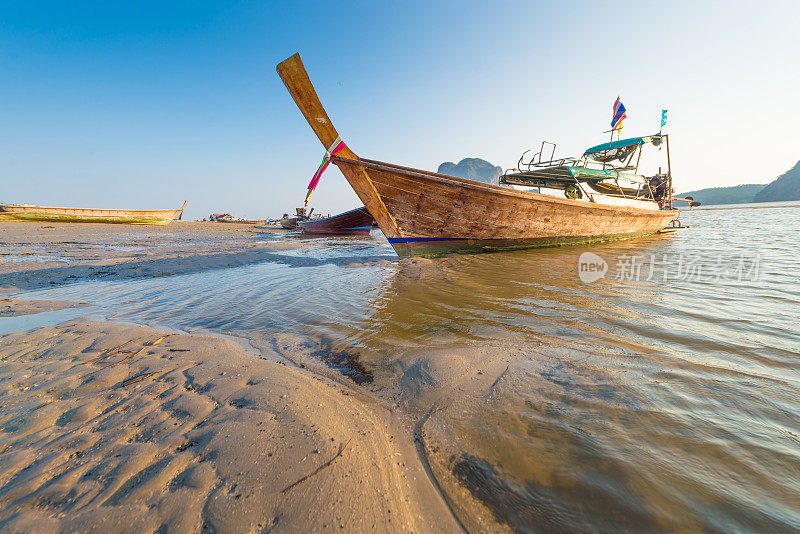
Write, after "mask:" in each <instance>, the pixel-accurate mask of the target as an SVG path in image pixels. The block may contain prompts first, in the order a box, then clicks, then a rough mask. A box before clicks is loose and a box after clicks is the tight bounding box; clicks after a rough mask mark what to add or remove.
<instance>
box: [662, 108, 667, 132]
mask: <svg viewBox="0 0 800 534" xmlns="http://www.w3.org/2000/svg"><path fill="white" fill-rule="evenodd" d="M665 124H667V110H666V109H662V110H661V127H662V128H663V127H664V125H665Z"/></svg>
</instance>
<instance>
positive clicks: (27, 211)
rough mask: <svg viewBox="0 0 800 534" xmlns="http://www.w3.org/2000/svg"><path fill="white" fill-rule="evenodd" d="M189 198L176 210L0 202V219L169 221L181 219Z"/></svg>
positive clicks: (144, 222)
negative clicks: (66, 206) (49, 205)
mask: <svg viewBox="0 0 800 534" xmlns="http://www.w3.org/2000/svg"><path fill="white" fill-rule="evenodd" d="M188 203H189V201H188V200H187V201H185V202H184V203H183V206H181V207H180V208H179V209H176V210H174V209H173V210H118V209H97V208H56V207H47V206H36V205H34V204H0V221H36V222H43V221H46V222H80V223H111V224H159V225H164V224H169V223H170V222H171V221H173V220H175V219H178V220H180V219H181V217H182V216H183V209H184V208H185V207H186V204H188Z"/></svg>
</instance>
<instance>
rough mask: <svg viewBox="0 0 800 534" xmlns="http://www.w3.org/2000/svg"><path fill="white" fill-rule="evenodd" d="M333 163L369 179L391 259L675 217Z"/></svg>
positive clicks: (582, 238) (616, 233) (500, 246)
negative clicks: (386, 222)
mask: <svg viewBox="0 0 800 534" xmlns="http://www.w3.org/2000/svg"><path fill="white" fill-rule="evenodd" d="M333 162H334V163H335V164H336V165H338V166H339V168H340V169H341V170H342V172H343V174H344V175H345V177H348V180H349V176H352V175H356V174H358V173H365V174H366V175H367V176H368V177H369V179H370V182H371V183H372V185H373V186H374V188H375V191H376V192H377V193H378V196H379V197H380V200H381V201H382V204H383V205H384V206H385V209H386V210H387V212H388V214H389V215H390V216H391V220H392V221H393V222H394V227H390V228H386V229H384V228H383V227H381V230H383V232H384V234H385V235H386V237H387V238H388V240H389V243H390V244H391V245H392V247H393V248H394V249H395V252H397V254H398V255H399V256H428V255H439V254H447V253H453V252H464V253H472V252H491V251H500V250H513V249H521V248H534V247H545V246H557V245H569V244H580V243H591V242H598V241H608V240H613V239H625V238H630V237H638V236H643V235H648V234H652V233H655V232H658V231H659V230H661V229H663V228H664V227H666V226H667V225H668V224H670V222H671V221H672V220H673V219H675V218H676V217H677V216H678V213H679V212H678V211H677V210H651V209H638V208H631V207H620V206H611V205H603V204H597V203H592V202H586V201H581V200H572V199H566V198H565V199H559V198H556V197H552V196H548V195H542V194H537V193H529V192H527V191H519V190H514V189H511V188H507V187H502V186H496V185H492V184H485V183H482V182H476V181H474V180H466V179H463V178H456V177H453V176H447V175H442V174H438V173H431V172H427V171H422V170H419V169H410V168H407V167H401V166H399V165H393V164H388V163H383V162H378V161H372V160H364V159H348V158H341V157H336V156H334V157H333ZM351 184H352V182H351ZM354 189H355V187H354ZM356 193H357V194H358V190H356Z"/></svg>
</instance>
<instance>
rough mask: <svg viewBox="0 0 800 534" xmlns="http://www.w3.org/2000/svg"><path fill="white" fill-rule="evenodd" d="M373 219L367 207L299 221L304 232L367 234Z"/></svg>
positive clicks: (314, 233)
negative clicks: (322, 217)
mask: <svg viewBox="0 0 800 534" xmlns="http://www.w3.org/2000/svg"><path fill="white" fill-rule="evenodd" d="M373 222H374V219H373V218H372V215H370V213H369V210H368V209H367V208H358V209H355V210H350V211H346V212H344V213H340V214H339V215H334V216H333V217H326V218H324V219H316V220H313V221H300V222H298V224H299V225H300V228H301V229H302V230H303V233H304V234H310V235H369V232H370V230H372V224H373Z"/></svg>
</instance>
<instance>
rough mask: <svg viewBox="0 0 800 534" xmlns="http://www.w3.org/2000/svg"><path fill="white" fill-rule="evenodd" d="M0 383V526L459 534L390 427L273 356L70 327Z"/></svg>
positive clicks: (377, 412)
mask: <svg viewBox="0 0 800 534" xmlns="http://www.w3.org/2000/svg"><path fill="white" fill-rule="evenodd" d="M0 377H2V379H0V403H2V404H1V405H0V406H2V407H1V408H0V431H1V433H0V529H2V530H9V531H28V532H31V531H33V532H35V531H40V532H52V531H97V532H103V531H110V530H116V531H126V530H127V531H131V530H133V531H145V532H148V531H149V532H152V531H159V529H161V528H166V529H167V531H175V532H200V531H203V532H206V531H212V532H264V531H273V530H274V531H276V532H277V531H289V530H291V531H308V532H310V531H316V530H332V529H339V528H344V529H348V530H350V531H365V530H380V531H394V532H400V531H403V532H408V531H413V532H425V531H437V532H439V531H457V530H458V526H457V524H456V522H455V520H454V519H453V517H452V515H451V514H450V512H449V510H448V509H447V506H446V505H445V503H444V501H443V500H442V498H441V497H440V495H439V494H438V492H437V489H436V488H435V487H434V485H433V484H432V482H431V481H430V479H429V478H428V476H427V474H426V472H425V468H424V466H423V464H422V463H421V461H420V459H419V457H418V454H417V451H416V449H415V447H414V443H413V438H412V435H411V432H410V431H409V430H408V429H407V428H406V427H405V425H404V424H403V422H402V421H401V420H399V418H398V417H397V416H396V415H393V414H392V413H391V412H390V411H389V410H387V409H386V408H385V407H382V406H380V405H379V404H377V403H375V402H373V401H371V400H370V399H368V398H365V397H362V396H359V395H358V394H356V393H354V392H353V391H350V390H348V389H347V388H344V387H342V386H341V385H340V384H338V383H336V382H334V381H331V380H327V379H325V378H323V377H320V376H315V375H312V374H310V373H308V372H306V371H305V370H304V369H301V368H298V367H295V366H294V365H293V364H292V363H291V362H289V361H286V360H284V359H282V358H281V357H280V356H278V355H277V354H275V353H272V354H270V353H264V352H261V354H256V353H255V352H254V351H253V350H246V349H245V348H243V347H241V346H238V345H236V344H235V343H234V342H233V341H231V340H228V339H222V338H217V337H208V336H198V335H186V334H172V333H168V332H163V331H158V330H154V329H151V328H147V327H143V326H135V325H118V324H109V323H100V322H92V321H88V320H76V321H70V322H68V323H67V324H63V325H59V326H57V327H50V328H39V329H36V330H34V331H31V332H23V333H15V334H8V335H6V336H3V337H2V338H0ZM209 529H213V530H209Z"/></svg>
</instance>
